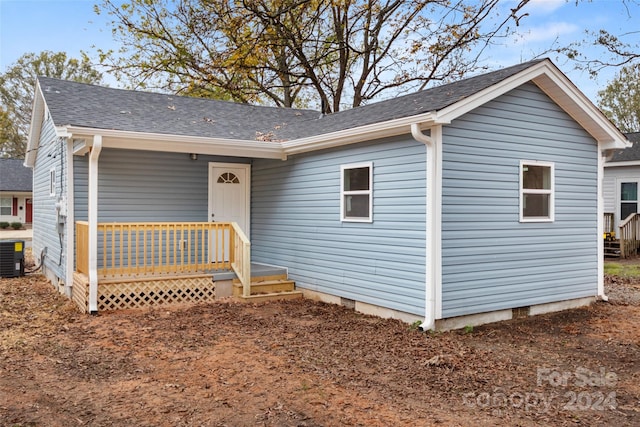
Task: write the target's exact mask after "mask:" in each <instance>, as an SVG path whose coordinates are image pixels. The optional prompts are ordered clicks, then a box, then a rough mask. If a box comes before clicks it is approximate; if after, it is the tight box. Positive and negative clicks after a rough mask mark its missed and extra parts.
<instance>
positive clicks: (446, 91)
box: [39, 59, 544, 140]
mask: <svg viewBox="0 0 640 427" xmlns="http://www.w3.org/2000/svg"><path fill="white" fill-rule="evenodd" d="M542 61H544V59H539V60H535V61H530V62H526V63H523V64H518V65H515V66H512V67H508V68H504V69H501V70H497V71H493V72H490V73H486V74H482V75H479V76H475V77H471V78H468V79H464V80H461V81H459V82H455V83H450V84H447V85H442V86H438V87H435V88H430V89H426V90H422V91H419V92H416V93H414V94H410V95H405V96H400V97H396V98H393V99H389V100H386V101H382V102H377V103H372V104H369V105H365V106H361V107H357V108H353V109H350V110H345V111H340V112H338V113H334V114H329V115H325V116H321V115H320V113H319V112H317V111H312V110H297V109H286V108H274V107H263V106H254V105H247V104H237V103H232V102H226V101H216V100H211V99H200V98H190V97H183V96H175V95H166V94H158V93H149V92H139V91H127V90H122V89H112V88H105V87H100V86H93V85H87V84H83V83H76V82H70V81H64V80H57V79H52V78H46V77H39V81H40V85H41V87H42V90H43V94H44V98H45V100H46V103H47V107H48V108H49V111H50V112H51V116H52V118H53V121H54V123H55V124H56V126H65V125H73V126H81V127H90V128H98V129H115V130H123V131H135V132H150V133H161V134H173V135H188V136H203V137H212V138H229V139H244V140H255V139H256V136H257V133H262V134H267V133H269V134H272V137H273V138H274V139H282V140H291V139H297V138H303V137H308V136H314V135H321V134H325V133H330V132H335V131H340V130H345V129H350V128H354V127H358V126H364V125H368V124H372V123H379V122H384V121H387V120H393V119H398V118H402V117H409V116H413V115H417V114H422V113H426V112H429V111H437V110H441V109H443V108H445V107H447V106H449V105H451V104H454V103H456V102H458V101H460V100H462V99H464V98H466V97H469V96H471V95H473V94H475V93H477V92H479V91H481V90H483V89H486V88H488V87H490V86H492V85H494V84H496V83H499V82H500V81H502V80H504V79H506V78H508V77H511V76H513V75H514V74H517V73H519V72H520V71H523V70H525V69H527V68H529V67H531V66H532V65H535V64H537V63H539V62H542Z"/></svg>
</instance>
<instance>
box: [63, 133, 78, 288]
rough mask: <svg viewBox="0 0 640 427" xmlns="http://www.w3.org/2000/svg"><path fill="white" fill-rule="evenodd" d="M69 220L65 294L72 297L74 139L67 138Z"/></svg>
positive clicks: (67, 208)
mask: <svg viewBox="0 0 640 427" xmlns="http://www.w3.org/2000/svg"><path fill="white" fill-rule="evenodd" d="M66 156H67V186H66V187H67V192H66V198H67V207H66V212H67V221H66V224H65V226H66V229H65V237H66V252H67V256H66V262H67V264H66V272H65V276H66V279H65V282H66V283H65V294H66V296H67V297H69V298H71V292H72V289H71V288H72V286H73V272H74V268H73V265H74V260H75V255H76V253H75V250H74V245H75V230H76V227H75V218H74V203H75V202H74V199H73V193H74V189H73V179H74V178H73V172H74V170H73V139H71V138H67V153H66Z"/></svg>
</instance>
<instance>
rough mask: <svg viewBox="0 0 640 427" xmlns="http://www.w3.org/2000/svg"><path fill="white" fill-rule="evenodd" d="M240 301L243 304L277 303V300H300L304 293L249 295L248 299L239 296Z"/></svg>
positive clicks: (288, 292)
mask: <svg viewBox="0 0 640 427" xmlns="http://www.w3.org/2000/svg"><path fill="white" fill-rule="evenodd" d="M236 298H238V300H239V301H242V302H253V303H257V302H265V301H277V300H285V299H286V300H289V299H298V298H302V291H285V292H271V293H265V294H254V295H249V296H248V297H245V296H242V295H239V296H237V297H236Z"/></svg>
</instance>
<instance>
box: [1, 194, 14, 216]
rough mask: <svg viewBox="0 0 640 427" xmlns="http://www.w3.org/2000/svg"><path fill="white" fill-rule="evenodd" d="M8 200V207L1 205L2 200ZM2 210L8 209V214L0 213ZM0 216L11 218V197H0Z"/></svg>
mask: <svg viewBox="0 0 640 427" xmlns="http://www.w3.org/2000/svg"><path fill="white" fill-rule="evenodd" d="M5 199H6V200H8V201H9V204H8V205H3V204H2V201H3V200H5ZM2 208H9V213H8V214H3V213H2ZM0 215H2V216H13V197H12V196H2V197H0Z"/></svg>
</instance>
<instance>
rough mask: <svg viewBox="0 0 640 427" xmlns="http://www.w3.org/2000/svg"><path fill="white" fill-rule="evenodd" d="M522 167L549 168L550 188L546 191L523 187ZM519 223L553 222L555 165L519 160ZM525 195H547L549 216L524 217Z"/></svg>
mask: <svg viewBox="0 0 640 427" xmlns="http://www.w3.org/2000/svg"><path fill="white" fill-rule="evenodd" d="M524 166H543V167H548V168H550V175H551V176H550V180H551V182H550V188H549V189H548V190H547V189H526V188H523V186H524ZM519 175H520V222H554V221H555V205H556V203H555V163H553V162H541V161H538V160H520V170H519ZM525 194H548V195H549V216H540V217H525V216H524V195H525Z"/></svg>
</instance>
